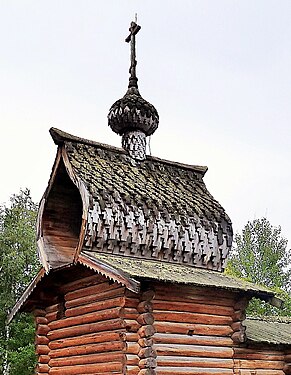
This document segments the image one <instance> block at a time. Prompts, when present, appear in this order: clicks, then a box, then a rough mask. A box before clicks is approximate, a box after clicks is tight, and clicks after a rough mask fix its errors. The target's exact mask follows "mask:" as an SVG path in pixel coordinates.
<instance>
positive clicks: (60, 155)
mask: <svg viewBox="0 0 291 375" xmlns="http://www.w3.org/2000/svg"><path fill="white" fill-rule="evenodd" d="M61 160H62V161H63V163H64V165H65V168H66V172H67V173H68V176H69V177H70V179H71V181H72V182H73V183H74V185H75V186H76V187H77V189H78V190H79V193H80V196H81V200H82V224H81V228H80V234H79V240H78V245H77V246H76V249H75V254H74V257H73V259H70V261H68V264H69V263H73V262H76V260H77V258H78V256H79V254H80V252H81V249H82V246H83V242H84V238H85V232H86V224H87V217H88V209H89V202H90V194H89V192H88V190H87V188H86V186H85V184H84V182H83V181H82V180H81V179H80V178H79V177H78V176H77V174H76V173H75V172H74V170H73V167H72V165H71V163H70V161H69V158H68V155H67V152H66V148H65V145H60V146H59V147H58V151H57V155H56V159H55V162H54V165H53V169H52V173H51V176H50V179H49V183H48V187H47V188H46V190H45V192H44V194H43V197H42V199H41V201H40V205H39V210H38V216H37V224H36V232H37V237H36V238H37V247H38V253H39V258H40V261H41V263H42V265H43V267H44V269H45V270H46V272H49V270H50V268H51V267H50V265H49V260H48V257H47V254H46V250H45V244H44V241H43V227H42V217H43V213H44V208H45V204H46V202H47V198H48V196H49V193H50V191H51V189H52V186H53V184H54V181H55V178H56V175H57V172H58V168H59V165H60V162H61Z"/></svg>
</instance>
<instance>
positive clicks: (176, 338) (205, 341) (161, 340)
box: [153, 333, 233, 346]
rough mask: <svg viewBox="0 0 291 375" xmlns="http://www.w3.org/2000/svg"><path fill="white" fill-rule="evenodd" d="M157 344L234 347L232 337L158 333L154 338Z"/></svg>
mask: <svg viewBox="0 0 291 375" xmlns="http://www.w3.org/2000/svg"><path fill="white" fill-rule="evenodd" d="M153 340H154V342H155V343H156V344H186V345H215V346H232V345H233V341H232V339H231V338H230V337H220V336H204V335H179V334H174V333H173V334H167V333H156V334H155V335H154V336H153Z"/></svg>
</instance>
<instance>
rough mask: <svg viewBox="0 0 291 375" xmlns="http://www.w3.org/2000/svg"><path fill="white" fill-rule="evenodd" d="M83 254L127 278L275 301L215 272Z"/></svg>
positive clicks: (265, 291)
mask: <svg viewBox="0 0 291 375" xmlns="http://www.w3.org/2000/svg"><path fill="white" fill-rule="evenodd" d="M83 254H84V255H85V256H87V257H88V258H89V259H91V260H93V261H94V260H95V261H96V262H97V263H98V264H104V265H108V266H110V267H112V268H113V269H115V270H117V271H119V272H121V273H122V274H126V275H127V276H128V277H129V278H135V279H147V280H157V281H163V282H171V283H179V284H188V285H195V286H207V287H214V288H220V289H227V290H232V291H236V292H241V291H244V292H247V293H249V295H251V296H257V297H260V298H262V299H265V300H267V301H269V302H270V301H271V300H272V298H273V297H274V292H273V291H271V290H270V289H267V288H265V287H263V286H259V285H256V284H253V283H249V282H247V281H244V280H241V279H238V278H235V277H231V276H228V275H225V274H222V273H220V272H216V271H210V270H205V269H201V268H194V267H189V266H187V265H182V264H172V263H165V262H162V261H157V260H156V261H155V260H148V259H137V258H128V257H122V256H116V255H109V254H101V253H97V252H83Z"/></svg>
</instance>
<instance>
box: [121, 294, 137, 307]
mask: <svg viewBox="0 0 291 375" xmlns="http://www.w3.org/2000/svg"><path fill="white" fill-rule="evenodd" d="M124 296H125V306H126V307H133V308H135V309H136V308H137V306H138V304H139V302H140V301H139V295H138V294H135V296H134V297H127V295H126V293H124Z"/></svg>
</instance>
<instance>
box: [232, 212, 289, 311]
mask: <svg viewBox="0 0 291 375" xmlns="http://www.w3.org/2000/svg"><path fill="white" fill-rule="evenodd" d="M234 243H235V245H234V249H233V251H232V254H231V256H230V260H229V262H228V265H227V268H226V273H227V274H230V275H233V276H237V277H239V278H242V279H245V280H247V281H251V282H253V283H256V284H260V285H264V286H266V287H269V288H271V289H273V290H274V291H275V292H276V293H277V294H278V296H279V297H280V298H282V299H283V300H284V302H285V306H284V308H283V309H282V310H280V309H277V308H274V307H272V306H270V305H269V304H267V303H264V302H261V301H259V300H257V299H253V300H252V301H251V302H250V304H249V307H248V313H249V314H252V315H260V316H261V315H288V316H289V315H291V296H290V280H291V269H290V262H291V252H290V250H289V249H287V240H286V239H285V238H283V237H282V236H281V228H280V227H273V226H272V225H271V224H270V222H269V221H268V220H267V219H266V218H262V219H256V220H253V221H252V222H250V221H249V222H248V223H247V224H246V226H245V227H244V228H243V230H242V233H241V234H236V236H235V241H234Z"/></svg>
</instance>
